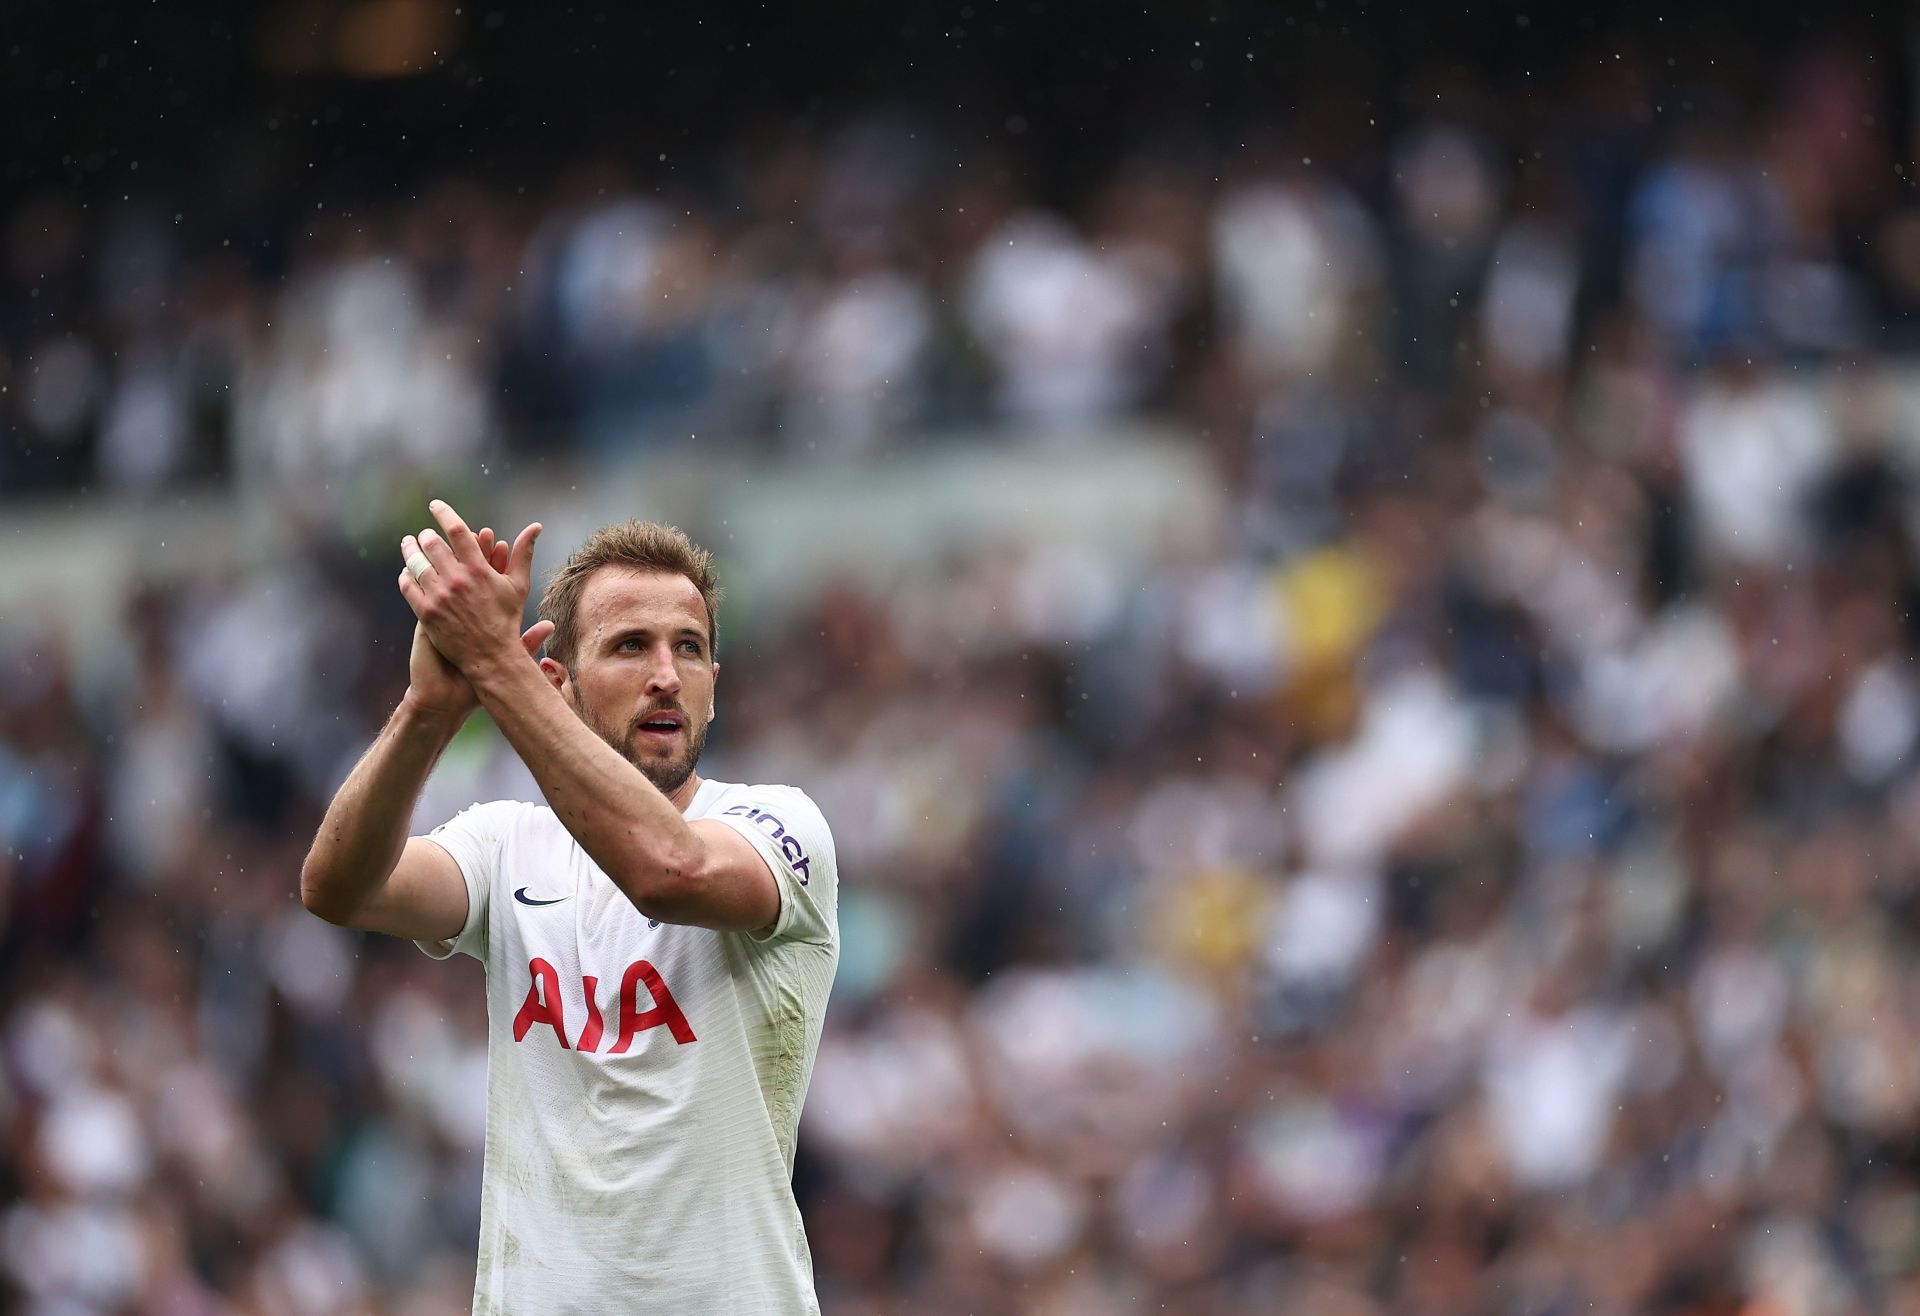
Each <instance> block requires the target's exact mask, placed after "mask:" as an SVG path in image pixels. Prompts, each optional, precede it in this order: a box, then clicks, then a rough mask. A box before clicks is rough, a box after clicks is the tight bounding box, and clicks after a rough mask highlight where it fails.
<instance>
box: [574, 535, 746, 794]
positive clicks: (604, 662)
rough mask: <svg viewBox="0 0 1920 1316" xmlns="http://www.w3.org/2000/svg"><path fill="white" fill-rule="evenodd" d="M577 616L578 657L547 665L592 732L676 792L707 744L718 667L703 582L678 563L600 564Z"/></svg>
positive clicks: (653, 779) (662, 786)
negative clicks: (665, 566) (654, 566)
mask: <svg viewBox="0 0 1920 1316" xmlns="http://www.w3.org/2000/svg"><path fill="white" fill-rule="evenodd" d="M577 621H578V625H577V627H576V632H575V633H576V634H577V635H578V637H579V639H578V642H577V643H576V644H575V646H574V653H573V661H572V662H571V663H570V664H568V665H567V666H565V667H562V666H561V665H560V664H558V663H555V662H554V661H553V660H552V659H550V658H549V659H547V660H545V661H544V662H543V663H542V664H541V666H542V668H543V669H544V670H545V671H546V672H547V675H548V677H549V679H552V680H554V682H555V684H557V685H558V686H559V687H560V693H561V694H562V695H564V696H566V698H567V702H568V703H570V704H572V705H573V708H574V711H575V712H577V713H579V714H580V720H581V721H583V722H585V723H586V724H587V725H588V726H589V727H591V728H592V729H593V731H594V734H596V735H598V736H599V737H600V738H601V739H602V740H604V741H606V742H607V743H608V744H609V745H611V746H613V748H614V749H615V750H617V751H618V752H619V753H620V755H621V756H622V757H623V758H625V759H626V760H627V761H628V762H629V763H631V764H633V766H634V767H636V768H638V769H640V771H641V773H642V774H643V775H645V777H646V778H647V780H648V781H651V782H652V783H653V784H654V785H655V786H657V787H659V788H660V790H661V793H663V794H665V795H669V796H671V795H672V794H673V793H674V792H675V791H677V790H679V789H680V788H681V787H682V786H684V785H685V784H686V783H687V781H688V780H689V779H690V778H691V777H692V776H693V768H694V764H696V763H698V762H699V761H700V751H701V750H702V749H704V748H705V747H706V743H707V729H708V726H709V724H710V723H711V722H712V721H713V711H714V710H713V685H714V680H715V678H716V677H718V676H719V674H720V664H718V663H716V662H714V661H713V650H712V648H711V646H710V644H709V642H708V638H709V637H708V635H707V607H706V604H705V603H704V602H702V601H701V598H700V591H699V590H697V589H695V588H694V585H693V582H692V581H691V580H688V579H687V578H686V577H685V576H682V575H679V574H677V573H673V572H666V571H640V570H637V569H635V568H633V567H602V568H600V569H599V570H598V571H596V572H594V573H593V575H592V576H590V577H588V579H587V584H586V588H585V589H583V590H582V591H581V592H580V610H579V615H578V618H577Z"/></svg>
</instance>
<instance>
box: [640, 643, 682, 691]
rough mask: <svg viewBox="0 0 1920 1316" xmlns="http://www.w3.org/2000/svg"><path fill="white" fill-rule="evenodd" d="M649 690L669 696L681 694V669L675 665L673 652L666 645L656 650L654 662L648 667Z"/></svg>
mask: <svg viewBox="0 0 1920 1316" xmlns="http://www.w3.org/2000/svg"><path fill="white" fill-rule="evenodd" d="M647 690H648V692H649V693H659V694H667V695H677V694H679V693H680V669H679V668H678V667H676V666H675V665H674V662H673V650H672V649H670V648H668V647H667V646H666V645H664V644H663V645H661V646H660V647H659V648H658V649H656V650H654V653H653V661H652V662H651V663H649V664H648V665H647Z"/></svg>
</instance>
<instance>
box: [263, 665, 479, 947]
mask: <svg viewBox="0 0 1920 1316" xmlns="http://www.w3.org/2000/svg"><path fill="white" fill-rule="evenodd" d="M463 720H464V719H462V718H458V717H453V716H450V715H448V714H445V713H438V712H431V711H427V710H423V709H420V708H418V707H417V706H415V705H414V704H413V703H412V702H411V701H410V700H407V699H402V700H401V701H400V707H399V708H397V709H396V710H394V714H393V716H392V717H390V718H388V719H387V725H386V726H385V727H383V728H381V731H380V734H379V736H377V737H376V738H375V739H374V742H373V745H372V746H371V747H370V748H369V749H368V750H367V752H366V753H365V754H364V755H362V756H361V759H360V762H359V763H357V764H355V765H354V769H353V771H352V773H350V774H349V775H348V777H347V779H346V781H345V782H343V783H342V784H341V786H340V789H339V791H338V792H336V793H335V795H334V797H333V803H332V804H330V805H328V806H327V814H326V817H325V818H324V819H322V820H321V823H320V830H319V832H318V833H316V834H315V836H314V838H313V848H312V849H311V850H309V851H308V852H307V861H306V863H305V864H303V865H302V866H301V868H300V900H301V903H302V904H304V905H306V907H307V908H308V909H309V910H311V911H313V912H314V913H315V914H318V915H319V916H320V917H321V918H324V919H327V920H328V921H330V922H335V923H340V922H345V921H346V920H347V919H349V918H350V917H352V915H353V912H354V910H356V909H358V908H359V907H360V905H361V904H362V903H363V902H364V901H365V900H366V899H367V897H368V896H370V895H372V894H373V893H374V892H375V891H377V890H378V889H379V888H380V886H381V885H382V884H383V883H385V882H386V880H387V879H388V877H390V876H391V875H392V873H393V870H394V866H395V865H396V864H398V863H399V862H400V855H401V852H402V851H403V850H404V849H405V848H406V844H407V828H408V824H409V823H410V822H411V821H412V818H413V810H414V806H415V805H416V804H417V803H418V802H419V799H420V791H421V788H422V787H423V786H425V785H426V781H427V776H428V774H429V773H431V772H432V771H433V765H434V764H435V763H437V762H438V761H439V759H440V755H441V754H442V753H444V752H445V750H446V748H447V746H448V744H450V743H451V742H452V740H453V736H454V733H455V732H456V731H458V730H459V729H460V723H461V721H463Z"/></svg>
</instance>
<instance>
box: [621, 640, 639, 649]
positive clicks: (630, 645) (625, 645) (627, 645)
mask: <svg viewBox="0 0 1920 1316" xmlns="http://www.w3.org/2000/svg"><path fill="white" fill-rule="evenodd" d="M620 647H621V648H622V649H629V650H637V649H639V647H640V641H638V640H635V639H632V638H628V639H625V640H622V641H620Z"/></svg>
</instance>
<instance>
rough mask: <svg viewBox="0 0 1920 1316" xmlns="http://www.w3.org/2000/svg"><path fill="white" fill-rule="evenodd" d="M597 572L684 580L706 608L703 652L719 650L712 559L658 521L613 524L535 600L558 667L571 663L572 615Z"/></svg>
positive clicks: (581, 549)
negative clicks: (616, 570) (661, 574)
mask: <svg viewBox="0 0 1920 1316" xmlns="http://www.w3.org/2000/svg"><path fill="white" fill-rule="evenodd" d="M602 567H632V568H633V569H634V570H636V571H669V572H672V573H674V574H675V575H680V576H685V577H686V578H687V579H688V580H690V581H692V582H693V587H694V588H695V589H697V590H699V591H700V600H701V602H703V603H705V604H706V605H707V653H708V655H709V656H711V655H713V654H714V653H715V652H717V650H718V648H719V645H720V596H721V594H722V593H724V591H723V590H721V588H720V582H719V579H718V578H717V577H716V576H715V575H714V571H713V554H711V553H709V552H708V551H707V550H706V549H704V548H701V547H700V546H699V545H698V544H696V543H694V542H693V541H692V540H691V539H689V538H687V534H686V532H685V531H684V530H682V529H680V527H678V526H671V525H663V524H661V523H660V522H658V521H618V522H615V523H614V524H613V525H609V526H601V527H600V528H599V529H598V530H596V531H594V532H593V533H592V534H591V535H589V536H587V542H586V543H584V544H582V545H580V547H579V548H578V549H577V550H575V552H574V554H573V556H572V557H570V558H568V559H567V560H566V562H564V563H563V564H562V565H561V567H560V569H559V570H558V571H556V572H554V573H553V578H552V579H551V580H549V581H548V582H547V588H546V591H545V592H544V593H542V594H541V595H540V616H541V617H542V618H544V619H545V620H547V621H550V622H552V623H553V634H552V635H550V636H548V637H547V655H548V656H549V657H550V658H552V659H553V660H554V661H555V662H558V663H560V664H561V665H562V666H571V665H572V663H573V653H574V648H575V647H576V646H577V645H578V644H579V642H580V635H579V630H578V625H577V619H576V614H577V613H578V612H579V610H580V595H581V594H582V593H583V592H584V591H585V590H586V587H587V579H588V578H589V577H590V576H592V575H593V573H594V572H596V571H598V570H600V568H602Z"/></svg>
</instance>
